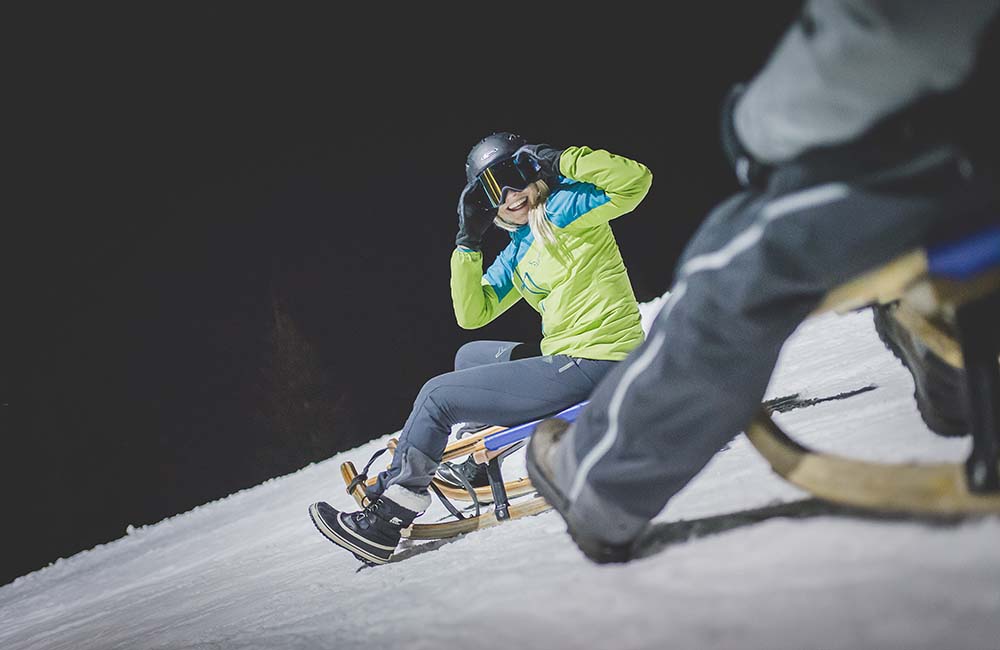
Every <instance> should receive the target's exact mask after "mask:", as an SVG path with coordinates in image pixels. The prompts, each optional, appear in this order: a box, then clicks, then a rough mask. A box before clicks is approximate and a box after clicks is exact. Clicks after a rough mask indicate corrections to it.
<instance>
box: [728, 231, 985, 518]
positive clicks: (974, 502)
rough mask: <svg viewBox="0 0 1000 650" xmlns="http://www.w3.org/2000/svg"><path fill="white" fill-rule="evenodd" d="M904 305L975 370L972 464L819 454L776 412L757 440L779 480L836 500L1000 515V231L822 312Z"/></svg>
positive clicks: (933, 341) (845, 293)
mask: <svg viewBox="0 0 1000 650" xmlns="http://www.w3.org/2000/svg"><path fill="white" fill-rule="evenodd" d="M896 301H898V308H897V313H898V315H899V318H900V320H901V321H903V322H904V324H905V325H906V327H907V329H908V330H909V331H911V332H913V333H914V334H915V335H917V336H918V337H919V338H920V340H921V341H922V342H923V343H924V344H925V345H927V346H928V347H929V348H930V349H931V350H933V351H934V352H936V353H937V354H938V356H940V357H941V358H942V359H943V360H944V361H945V362H947V363H949V364H951V365H952V366H955V367H964V369H965V376H966V391H967V393H968V399H967V409H966V410H967V413H966V415H967V416H968V420H969V423H970V429H971V431H970V433H971V436H972V443H973V446H972V452H971V453H970V455H969V457H968V459H967V460H966V462H965V463H964V464H962V463H936V464H917V463H913V464H906V465H900V464H887V463H876V462H868V461H861V460H855V459H851V458H846V457H843V456H839V455H836V454H830V453H825V452H819V451H815V450H812V449H810V448H808V447H807V446H805V445H803V444H800V443H799V442H796V441H795V440H793V439H792V438H791V437H789V436H788V435H787V434H786V433H785V432H784V431H783V430H782V429H781V427H779V426H778V425H777V424H776V423H775V422H774V420H773V419H772V417H771V414H770V412H769V411H768V410H766V409H761V410H760V411H759V412H758V414H757V415H756V417H755V418H754V420H753V422H752V424H751V425H750V426H749V427H748V430H747V432H746V434H747V438H749V440H750V442H751V443H752V444H753V445H754V447H756V449H757V450H758V451H759V452H760V453H761V454H762V455H763V456H764V458H765V459H766V460H767V461H768V462H769V463H770V465H771V467H772V468H773V469H774V471H775V472H776V473H777V474H778V475H780V476H782V477H783V478H785V479H787V480H788V481H789V482H791V483H792V484H794V485H796V486H798V487H800V488H802V489H804V490H806V491H807V492H809V493H811V494H813V495H815V496H817V497H819V498H821V499H824V500H826V501H831V502H835V503H840V504H845V505H849V506H856V507H860V508H864V509H869V510H875V511H884V512H903V513H913V514H920V515H931V516H937V515H943V516H951V515H977V514H986V513H1000V370H998V367H1000V364H998V355H1000V340H998V339H1000V227H997V226H991V227H989V228H986V229H985V230H982V231H980V232H977V233H974V234H972V235H971V236H965V237H963V238H961V239H958V240H955V241H951V242H948V243H947V244H945V245H942V246H937V247H932V248H930V249H928V250H926V251H925V250H918V251H914V252H912V253H909V254H907V255H903V256H902V257H900V258H897V259H896V260H894V261H893V262H891V263H890V264H888V265H886V266H885V267H882V268H880V269H876V270H875V271H873V272H871V273H869V274H866V275H864V276H862V277H860V278H858V279H856V280H855V281H852V282H850V283H848V284H846V285H844V286H842V287H840V288H838V289H837V290H835V291H833V292H831V293H830V295H829V296H828V297H827V299H826V300H825V301H824V303H823V304H822V305H821V306H820V308H819V309H817V310H816V312H814V314H816V313H820V312H824V311H828V310H833V311H836V312H838V313H846V312H847V311H852V310H856V309H860V308H864V307H866V306H871V305H874V304H888V303H891V302H896ZM938 323H946V324H947V325H948V326H949V327H948V328H947V329H953V330H954V331H957V332H958V337H957V338H955V337H951V336H950V335H949V334H948V333H947V331H946V329H943V328H942V327H941V326H940V325H938Z"/></svg>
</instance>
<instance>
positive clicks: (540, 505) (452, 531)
mask: <svg viewBox="0 0 1000 650" xmlns="http://www.w3.org/2000/svg"><path fill="white" fill-rule="evenodd" d="M340 474H341V476H342V477H343V478H344V482H345V483H346V484H347V485H350V484H351V481H353V480H354V477H355V476H357V475H358V473H357V468H355V467H354V463H352V462H351V461H346V462H344V463H342V464H341V465H340ZM525 480H526V479H525ZM351 496H353V497H354V500H355V501H357V502H358V505H360V506H361V507H364V505H365V504H364V501H365V496H364V491H363V490H362V489H361V487H360V486H358V487H357V488H356V489H355V490H354V493H353V494H352V495H351ZM508 496H510V495H508ZM551 507H552V506H550V505H549V504H548V503H547V502H546V501H545V499H543V498H541V497H535V498H534V499H529V500H526V501H522V502H521V503H511V504H510V507H509V509H508V512H509V513H510V517H509V518H508V519H503V520H500V519H497V518H496V515H495V514H494V512H493V511H492V510H490V511H489V512H484V513H483V514H481V515H479V516H478V517H466V518H465V519H456V520H454V521H445V522H440V523H436V524H413V525H411V526H410V527H409V528H404V529H403V532H402V535H403V537H406V538H408V539H444V538H446V537H454V536H455V535H461V534H463V533H469V532H472V531H474V530H480V529H481V528H489V527H490V526H495V525H497V524H499V523H503V522H504V521H509V520H510V519H517V518H519V517H529V516H531V515H537V514H539V513H541V512H545V511H546V510H548V509H550V508H551Z"/></svg>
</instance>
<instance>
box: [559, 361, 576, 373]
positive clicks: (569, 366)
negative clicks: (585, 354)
mask: <svg viewBox="0 0 1000 650" xmlns="http://www.w3.org/2000/svg"><path fill="white" fill-rule="evenodd" d="M573 365H574V364H573V362H572V361H570V362H569V363H567V364H566V365H565V366H563V367H562V368H560V369H559V372H563V371H566V370H569V369H570V368H572V367H573Z"/></svg>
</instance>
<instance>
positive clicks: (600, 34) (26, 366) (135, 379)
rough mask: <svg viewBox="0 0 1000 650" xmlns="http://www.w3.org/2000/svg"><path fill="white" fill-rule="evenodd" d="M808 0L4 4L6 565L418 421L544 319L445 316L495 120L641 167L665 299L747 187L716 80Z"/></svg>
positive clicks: (335, 482)
mask: <svg viewBox="0 0 1000 650" xmlns="http://www.w3.org/2000/svg"><path fill="white" fill-rule="evenodd" d="M340 4H343V3H340ZM798 4H799V3H798V2H773V3H721V4H714V3H687V4H684V5H681V4H680V3H673V4H669V5H664V6H663V7H661V8H659V9H658V10H657V15H656V16H653V15H646V14H644V13H642V12H640V11H638V10H637V9H635V8H629V9H628V10H627V13H623V14H622V15H617V16H608V15H604V14H581V13H565V14H559V13H553V14H552V15H551V16H542V15H540V14H537V13H535V12H537V9H533V10H531V11H530V12H527V13H517V14H515V15H512V16H507V17H505V18H503V19H502V20H499V21H498V20H497V17H495V16H489V17H486V16H480V15H471V14H468V15H437V16H432V15H428V14H424V13H420V12H418V11H414V10H410V13H408V14H406V15H400V14H398V13H395V12H396V11H398V10H396V9H392V8H390V7H389V6H380V7H379V8H378V9H377V10H371V11H370V12H368V13H365V12H364V11H362V10H359V9H352V10H350V11H349V12H348V11H345V10H342V9H341V8H340V6H339V5H338V8H337V9H335V10H334V9H328V10H327V11H326V12H325V13H314V14H310V13H307V12H298V13H296V12H294V11H291V10H288V9H286V8H285V7H284V6H278V5H271V6H270V9H269V11H264V12H260V13H252V14H251V13H245V12H246V9H245V8H244V7H243V6H241V5H239V4H232V5H215V4H202V3H197V4H185V3H179V4H178V3H173V4H169V5H159V9H158V11H159V12H160V13H157V12H156V10H153V9H150V8H149V7H145V8H143V9H137V8H136V6H135V5H124V4H123V5H122V6H121V7H118V8H114V9H112V8H109V7H108V6H107V5H105V8H104V9H102V10H97V9H95V8H94V7H92V6H87V7H75V8H67V7H63V8H60V9H58V10H56V9H55V8H52V7H50V8H48V9H37V10H34V14H33V15H31V16H28V15H8V17H7V20H6V21H5V23H6V25H5V28H6V30H7V31H9V32H10V34H8V35H7V37H6V38H5V43H6V45H5V50H6V51H7V54H8V56H7V61H8V64H9V65H10V64H12V67H13V71H12V74H11V75H10V76H9V78H8V79H7V80H6V81H5V82H4V83H5V85H6V88H5V93H4V94H5V98H6V100H5V104H6V105H7V106H6V108H7V109H8V110H11V109H13V110H12V113H8V115H9V116H10V115H11V114H13V115H14V117H13V118H11V117H8V120H7V127H8V129H9V130H10V134H9V135H10V139H11V140H13V146H11V147H7V152H8V155H10V154H12V153H13V154H14V158H13V160H12V162H13V166H14V167H15V168H16V171H15V172H14V174H13V176H8V178H7V183H5V185H6V186H7V187H9V188H11V189H12V190H13V192H12V195H9V198H14V199H15V200H16V204H15V205H13V206H12V208H11V209H9V210H5V211H4V212H5V214H4V237H3V240H4V249H5V251H4V269H3V271H4V285H3V286H4V290H3V291H4V306H5V309H4V318H3V325H4V333H3V337H2V338H3V346H4V347H3V355H4V356H3V359H4V361H3V370H4V372H3V373H2V375H0V398H2V399H0V401H2V406H0V428H2V432H3V438H2V440H3V443H4V452H3V455H2V459H3V460H2V467H0V475H2V481H3V482H2V490H3V503H4V526H3V528H4V530H5V531H6V535H5V542H4V551H5V552H4V558H3V561H2V567H0V584H3V583H5V582H8V581H9V580H11V579H13V578H14V577H16V576H18V575H22V574H24V573H26V572H28V571H31V570H34V569H37V568H41V567H42V566H44V565H46V564H47V563H49V562H50V561H52V560H54V559H56V558H58V557H68V556H69V555H72V554H73V553H76V552H78V551H80V550H83V549H86V548H90V547H92V546H94V545H95V544H99V543H103V542H107V541H111V540H113V539H116V538H118V537H121V536H122V535H123V534H124V532H125V527H126V526H127V525H128V524H133V525H136V526H138V525H143V524H150V523H155V522H156V521H159V520H160V519H163V518H164V517H167V516H171V515H174V514H177V513H180V512H184V511H186V510H188V509H190V508H192V507H194V506H196V505H199V504H201V503H205V502H207V501H210V500H213V499H216V498H220V497H223V496H226V495H228V494H231V493H232V492H234V491H236V490H239V489H243V488H247V487H251V486H253V485H256V484H258V483H260V482H261V481H263V480H266V479H267V478H270V477H273V476H278V475H281V474H285V473H288V472H292V471H295V470H296V469H298V468H300V467H302V466H304V465H306V464H308V463H310V462H314V461H320V460H323V459H325V458H328V457H329V456H331V455H332V454H334V453H336V452H337V451H339V450H343V449H346V448H349V447H352V446H354V445H357V444H360V443H362V442H365V441H367V440H370V439H372V438H374V437H376V436H380V435H382V434H384V433H386V432H389V431H395V430H396V429H398V428H399V427H400V426H401V425H402V422H403V420H404V419H405V418H406V415H407V413H408V412H409V407H410V405H411V404H412V399H413V398H414V396H415V395H416V393H417V391H418V390H419V388H420V386H421V385H422V383H423V382H424V381H425V380H427V379H428V378H430V377H431V376H433V375H435V374H438V373H441V372H445V371H447V370H449V369H450V367H451V363H452V359H453V355H454V352H455V350H456V349H457V348H458V347H459V346H460V345H461V344H462V343H464V342H466V341H470V340H473V339H476V338H504V339H535V338H537V337H538V336H539V332H538V330H539V319H538V316H537V314H535V313H534V312H533V311H531V310H530V309H529V308H527V307H526V306H523V305H521V306H519V307H518V308H515V309H514V310H512V311H511V312H508V313H507V314H505V315H504V316H503V317H502V318H501V319H499V320H498V321H495V322H494V323H492V324H491V325H489V326H487V327H486V328H483V329H481V330H478V331H474V332H468V331H464V330H461V329H459V328H458V326H457V325H456V324H455V321H454V316H453V314H452V310H451V303H450V296H449V290H448V257H449V255H450V252H451V250H452V248H453V245H454V235H455V229H456V220H455V203H456V200H457V196H458V192H459V191H460V190H461V187H462V184H463V182H464V177H463V164H464V158H465V154H466V152H467V151H468V149H469V147H470V146H471V145H472V144H473V143H474V142H475V141H476V140H478V139H479V138H481V137H482V136H484V135H486V134H488V133H490V132H492V131H495V130H513V131H518V132H520V133H522V134H523V135H525V136H526V137H527V138H528V139H529V140H533V141H544V142H549V143H551V144H554V145H560V146H567V145H571V144H585V145H589V146H592V147H595V148H606V149H609V150H611V151H614V152H616V153H620V154H622V155H626V156H629V157H632V158H635V159H637V160H640V161H642V162H644V163H646V164H647V165H648V166H649V167H650V168H651V169H652V170H653V172H654V183H653V189H652V190H651V192H650V194H649V196H648V198H647V199H646V201H645V202H644V203H643V204H642V205H641V206H640V207H639V209H638V210H636V211H635V212H634V213H632V214H630V215H627V216H626V217H624V218H623V219H621V220H620V221H618V222H616V223H615V232H616V235H617V236H618V239H619V243H620V247H621V249H622V253H623V255H624V257H625V261H626V264H627V266H628V268H629V271H630V275H631V277H632V280H633V284H634V286H635V290H636V293H637V296H638V298H639V299H640V300H641V301H642V300H649V299H651V298H653V297H655V296H657V295H659V294H661V293H662V292H663V291H664V290H666V289H667V288H668V287H669V282H670V279H671V271H672V267H673V263H674V261H675V259H676V257H677V255H678V254H679V253H680V251H681V248H682V247H683V244H684V242H685V241H686V239H687V238H688V237H689V236H690V234H691V233H692V232H693V230H694V228H695V227H696V225H697V223H698V222H699V221H700V219H701V218H702V217H704V215H705V214H706V212H707V211H708V210H709V209H710V208H711V207H712V206H713V205H714V204H715V203H717V202H718V201H719V200H721V199H722V198H724V197H725V196H726V195H727V194H729V193H730V192H732V191H734V190H735V189H736V185H735V181H734V180H733V179H732V177H731V174H730V173H729V170H728V168H727V166H726V164H725V161H724V159H723V156H722V153H721V150H720V148H719V146H718V138H717V132H718V130H717V122H718V105H719V102H720V100H721V98H722V95H723V93H724V92H725V90H726V89H727V88H728V86H729V85H730V84H731V83H733V82H735V81H739V80H743V79H746V78H748V77H749V76H750V75H751V74H752V73H753V72H754V71H756V70H757V69H758V67H759V66H760V65H761V64H762V63H763V61H764V60H765V58H766V55H767V54H768V53H769V52H770V50H771V47H772V46H773V44H774V43H775V41H776V39H777V38H778V37H779V35H780V34H781V32H782V31H783V30H784V28H785V26H786V25H787V23H788V22H789V21H790V20H791V19H792V17H793V15H794V13H795V10H796V9H797V7H798ZM604 9H606V10H614V9H617V7H615V6H612V5H609V6H605V7H604ZM573 11H575V10H573ZM525 16H530V22H529V20H528V18H525ZM386 20H391V21H392V22H391V23H385V22H384V21H386ZM490 21H495V22H497V24H496V25H494V26H492V27H491V28H487V26H488V25H490ZM434 25H437V26H436V27H432V26H434ZM9 160H10V159H9ZM9 164H10V163H9ZM504 238H505V235H504V234H503V233H501V232H499V231H495V232H494V233H493V234H492V235H491V236H490V240H489V242H488V245H487V248H488V251H487V252H488V253H492V252H495V251H497V250H499V249H500V248H501V247H502V245H503V243H504ZM330 489H331V490H332V489H341V485H340V479H339V476H331V477H330ZM316 496H317V498H321V497H322V496H323V495H322V494H317V495H316ZM307 505H308V504H305V503H304V504H303V511H302V512H303V517H305V516H306V506H307Z"/></svg>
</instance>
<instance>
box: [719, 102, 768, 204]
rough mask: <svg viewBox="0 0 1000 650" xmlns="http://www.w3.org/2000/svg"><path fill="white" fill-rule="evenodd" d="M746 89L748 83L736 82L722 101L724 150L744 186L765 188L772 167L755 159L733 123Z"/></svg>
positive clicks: (737, 178) (721, 134) (737, 177)
mask: <svg viewBox="0 0 1000 650" xmlns="http://www.w3.org/2000/svg"><path fill="white" fill-rule="evenodd" d="M745 91H746V84H736V85H735V86H733V87H732V88H730V89H729V92H728V93H727V94H726V98H725V99H724V100H723V101H722V126H721V129H720V131H721V133H720V136H721V138H720V139H721V140H722V150H723V152H724V153H725V154H726V159H727V160H728V161H729V164H730V166H732V168H733V171H734V172H736V180H738V181H739V183H740V185H741V186H742V187H745V188H750V187H753V188H757V189H763V188H764V187H765V186H766V185H767V180H768V177H769V176H770V174H771V171H772V168H771V167H770V166H768V165H766V164H764V163H762V162H760V161H758V160H755V159H754V157H753V156H752V155H750V152H749V151H747V150H746V148H745V147H744V146H743V143H742V142H740V137H739V136H738V135H737V134H736V126H735V125H734V124H733V113H734V112H735V110H736V104H737V103H739V101H740V98H741V97H743V93H744V92H745Z"/></svg>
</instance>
